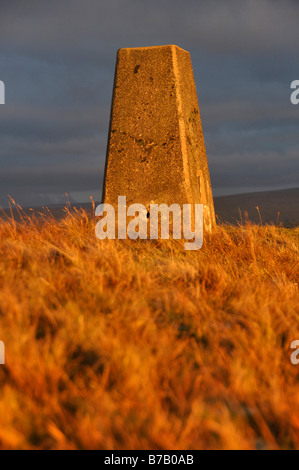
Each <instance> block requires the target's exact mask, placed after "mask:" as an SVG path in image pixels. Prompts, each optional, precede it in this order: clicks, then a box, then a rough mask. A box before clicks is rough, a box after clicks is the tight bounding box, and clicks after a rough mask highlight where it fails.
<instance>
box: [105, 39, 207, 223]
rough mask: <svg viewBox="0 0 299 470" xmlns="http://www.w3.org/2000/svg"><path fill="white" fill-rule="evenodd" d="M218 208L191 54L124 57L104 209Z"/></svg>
mask: <svg viewBox="0 0 299 470" xmlns="http://www.w3.org/2000/svg"><path fill="white" fill-rule="evenodd" d="M119 195H120V196H126V197H127V204H128V205H129V204H132V203H140V204H143V205H145V206H146V207H148V206H149V204H151V203H156V204H161V203H165V204H168V205H171V204H173V203H178V204H180V205H182V204H188V203H189V204H195V203H197V204H200V203H202V204H204V228H205V230H208V231H211V230H212V229H213V227H214V226H215V224H216V222H215V213H214V204H213V197H212V190H211V183H210V175H209V169H208V162H207V157H206V150H205V145H204V138H203V131H202V125H201V120H200V114H199V108H198V101H197V94H196V88H195V82H194V77H193V70H192V64H191V59H190V54H189V53H188V52H186V51H184V50H183V49H180V48H179V47H177V46H174V45H169V46H158V47H143V48H132V49H120V50H119V51H118V54H117V63H116V73H115V82H114V91H113V100H112V111H111V121H110V131H109V141H108V148H107V158H106V170H105V182H104V189H103V202H106V203H110V204H113V205H115V206H116V205H117V200H118V196H119Z"/></svg>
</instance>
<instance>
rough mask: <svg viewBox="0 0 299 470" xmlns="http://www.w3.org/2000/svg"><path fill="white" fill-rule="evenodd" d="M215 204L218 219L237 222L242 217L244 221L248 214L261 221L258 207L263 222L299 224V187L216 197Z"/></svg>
mask: <svg viewBox="0 0 299 470" xmlns="http://www.w3.org/2000/svg"><path fill="white" fill-rule="evenodd" d="M214 204H215V211H216V214H217V216H218V221H223V222H229V223H231V224H235V223H238V222H241V217H242V221H243V222H244V219H245V218H246V215H247V214H248V218H249V220H250V221H252V222H256V223H259V221H260V218H259V214H258V211H257V209H256V207H258V208H259V211H260V214H261V218H262V221H263V223H274V224H276V223H277V220H278V221H279V222H280V223H282V224H283V225H285V226H289V227H290V226H294V225H299V188H294V189H283V190H279V191H263V192H257V193H246V194H234V195H233V196H221V197H215V198H214ZM278 212H279V218H278Z"/></svg>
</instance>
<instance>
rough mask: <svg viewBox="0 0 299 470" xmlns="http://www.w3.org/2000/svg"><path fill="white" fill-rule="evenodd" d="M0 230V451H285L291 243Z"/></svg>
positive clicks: (291, 372) (292, 335) (252, 235)
mask: <svg viewBox="0 0 299 470" xmlns="http://www.w3.org/2000/svg"><path fill="white" fill-rule="evenodd" d="M94 226H95V221H94V219H93V218H92V217H91V216H89V215H88V214H87V213H86V212H84V211H82V212H80V213H77V214H76V213H70V212H69V213H66V215H65V218H64V219H62V220H59V221H57V220H55V219H54V218H53V217H51V216H50V214H49V215H47V216H44V217H42V218H41V219H40V220H39V221H38V220H37V219H35V218H34V217H31V218H29V217H28V216H24V218H23V220H21V221H20V222H17V223H16V222H14V221H13V220H10V221H7V220H6V219H5V218H3V220H2V222H0V340H3V341H4V342H5V345H6V365H5V366H0V448H2V449H9V448H21V449H24V448H32V449H49V448H50V449H65V448H66V449H78V448H79V449H89V448H99V449H143V448H144V449H202V448H205V449H206V448H213V449H239V448H242V449H255V448H266V449H267V448H271V449H276V448H288V449H292V448H297V449H299V394H298V387H299V365H298V366H294V365H292V364H291V362H290V355H291V353H292V351H291V350H290V344H291V342H292V341H293V340H295V339H299V321H298V320H299V317H298V315H299V311H298V305H299V296H298V279H299V265H298V252H299V228H294V229H284V228H278V227H274V226H263V227H260V226H258V225H249V224H248V225H246V226H240V227H232V226H226V227H220V228H218V230H217V232H216V233H215V234H214V235H213V236H212V237H211V239H210V240H206V241H205V243H204V247H203V248H202V249H201V250H199V251H198V252H187V251H185V250H184V248H183V242H181V241H130V240H127V241H111V240H107V241H99V240H97V238H96V237H95V234H94Z"/></svg>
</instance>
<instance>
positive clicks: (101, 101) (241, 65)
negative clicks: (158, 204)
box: [0, 0, 299, 207]
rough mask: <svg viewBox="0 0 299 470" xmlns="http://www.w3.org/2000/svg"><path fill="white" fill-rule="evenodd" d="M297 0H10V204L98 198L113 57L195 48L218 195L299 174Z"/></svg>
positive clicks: (2, 176) (296, 180)
mask: <svg viewBox="0 0 299 470" xmlns="http://www.w3.org/2000/svg"><path fill="white" fill-rule="evenodd" d="M298 19H299V1H297V0H294V1H290V0H284V1H281V0H279V1H275V0H243V1H239V0H227V1H225V2H224V1H220V0H218V1H216V0H215V1H213V0H207V1H205V0H204V1H202V0H184V1H182V0H151V2H143V1H140V0H107V1H106V0H59V1H56V0H51V1H49V0H47V1H46V0H0V51H1V54H0V80H2V81H4V83H5V86H6V104H5V105H0V143H1V146H0V205H2V207H5V206H7V194H10V195H11V196H13V197H14V198H15V199H16V200H17V202H19V203H21V204H22V205H23V206H24V207H25V206H28V205H35V206H39V205H43V204H51V203H59V202H64V201H65V197H64V193H65V192H67V193H69V194H70V195H71V197H72V198H73V199H77V200H81V201H84V200H87V198H88V196H89V195H93V197H94V198H95V199H96V200H99V199H100V194H101V186H102V178H103V169H104V163H105V152H106V144H107V133H108V125H109V113H110V102H111V95H112V86H113V76H114V66H115V57H116V52H117V49H118V48H120V47H140V46H154V45H162V44H176V45H178V46H180V47H182V48H184V49H186V50H188V51H189V52H190V53H191V58H192V63H193V69H194V75H195V81H196V86H197V92H198V98H199V106H200V111H201V117H202V122H203V128H204V136H205V143H206V148H207V155H208V161H209V167H210V173H211V179H212V186H213V191H214V194H215V195H219V194H231V193H235V192H246V191H253V190H257V189H272V188H287V187H298V186H299V132H298V130H299V129H298V127H299V105H298V106H294V105H292V104H291V102H290V94H291V91H290V84H291V82H292V81H293V80H299V65H298V64H299V60H298V59H299V49H298V45H299V25H298Z"/></svg>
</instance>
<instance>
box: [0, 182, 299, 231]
mask: <svg viewBox="0 0 299 470" xmlns="http://www.w3.org/2000/svg"><path fill="white" fill-rule="evenodd" d="M214 203H215V211H216V215H217V223H220V222H224V223H225V222H228V223H230V224H234V225H235V224H238V223H240V222H243V223H244V222H245V221H246V220H247V218H248V219H249V220H250V221H252V222H255V223H259V222H260V218H259V214H258V211H257V209H256V207H258V208H259V211H260V214H261V218H262V222H263V223H272V224H277V221H278V222H279V223H281V224H283V225H284V226H286V227H293V226H295V225H299V188H294V189H283V190H279V191H263V192H257V193H246V194H234V195H232V196H219V197H215V198H214ZM48 207H49V210H50V212H51V213H52V214H53V216H54V217H55V218H57V219H59V218H61V217H63V216H64V215H65V209H64V206H62V205H52V206H48ZM71 207H76V208H77V209H80V208H82V209H84V210H86V211H87V212H90V213H91V212H92V206H91V203H76V204H72V205H71ZM24 211H25V213H28V214H29V213H35V214H37V215H38V214H39V213H43V212H45V211H46V209H45V208H35V209H34V210H33V211H32V210H29V209H24ZM4 212H5V213H7V214H9V213H10V211H9V210H8V209H5V211H4ZM278 212H279V217H278ZM13 214H14V217H16V219H18V214H17V212H16V210H13ZM0 215H1V214H0Z"/></svg>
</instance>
